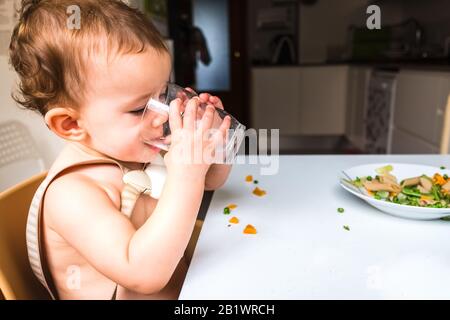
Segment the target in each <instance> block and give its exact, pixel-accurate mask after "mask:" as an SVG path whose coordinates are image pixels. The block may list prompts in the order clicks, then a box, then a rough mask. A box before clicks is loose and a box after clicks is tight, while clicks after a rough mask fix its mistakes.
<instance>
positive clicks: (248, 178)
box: [245, 175, 253, 182]
mask: <svg viewBox="0 0 450 320" xmlns="http://www.w3.org/2000/svg"><path fill="white" fill-rule="evenodd" d="M245 181H247V182H252V181H253V176H251V175H250V176H247V177H245Z"/></svg>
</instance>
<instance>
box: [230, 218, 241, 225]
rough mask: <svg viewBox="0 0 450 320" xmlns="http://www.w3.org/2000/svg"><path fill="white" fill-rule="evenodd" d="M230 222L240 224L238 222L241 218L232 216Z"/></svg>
mask: <svg viewBox="0 0 450 320" xmlns="http://www.w3.org/2000/svg"><path fill="white" fill-rule="evenodd" d="M229 222H230V223H233V224H238V223H239V219H238V218H236V217H233V218H231V219H230V220H229Z"/></svg>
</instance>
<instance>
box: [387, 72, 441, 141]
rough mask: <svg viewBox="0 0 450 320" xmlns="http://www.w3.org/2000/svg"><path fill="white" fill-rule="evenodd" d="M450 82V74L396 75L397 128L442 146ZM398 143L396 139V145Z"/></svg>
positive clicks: (409, 73) (395, 118)
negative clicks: (444, 116)
mask: <svg viewBox="0 0 450 320" xmlns="http://www.w3.org/2000/svg"><path fill="white" fill-rule="evenodd" d="M449 80H450V75H449V74H448V73H441V72H430V71H420V70H419V71H418V70H405V71H401V72H400V73H399V74H398V76H397V91H396V99H395V112H394V127H395V128H396V129H399V130H403V131H405V133H409V134H412V135H414V136H417V137H418V138H420V139H422V140H423V141H425V142H428V143H430V144H432V145H435V146H439V144H440V140H441V134H442V124H443V115H444V111H445V106H446V103H447V97H448V94H449V92H450V81H449ZM396 143H398V141H396V140H395V139H394V140H393V144H394V145H395V144H396ZM393 149H397V147H396V146H393Z"/></svg>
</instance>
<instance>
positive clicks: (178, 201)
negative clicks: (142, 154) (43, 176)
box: [45, 173, 205, 294]
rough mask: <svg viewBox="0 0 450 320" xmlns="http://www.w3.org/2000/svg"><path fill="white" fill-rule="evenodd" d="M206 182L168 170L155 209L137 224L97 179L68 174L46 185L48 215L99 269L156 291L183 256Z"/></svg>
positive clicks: (130, 286)
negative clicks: (95, 180)
mask: <svg viewBox="0 0 450 320" xmlns="http://www.w3.org/2000/svg"><path fill="white" fill-rule="evenodd" d="M204 183H205V181H204V179H198V178H197V179H189V177H181V176H175V175H173V174H172V175H170V174H169V175H168V177H167V180H166V183H165V186H164V190H163V193H162V196H161V198H160V200H159V201H158V204H157V206H156V208H155V210H154V211H153V214H152V215H151V217H150V218H149V219H147V221H146V222H145V223H144V225H143V226H142V227H141V228H139V229H138V230H136V229H135V227H134V226H133V224H132V223H131V222H130V220H129V219H128V218H126V217H125V216H124V215H123V214H122V213H121V212H120V211H119V210H118V209H117V208H116V206H115V205H114V204H113V202H112V201H111V198H110V197H109V196H108V194H107V193H106V192H105V191H104V190H103V189H102V188H101V187H100V186H98V185H97V184H96V183H95V182H94V180H92V179H91V178H89V177H86V176H84V175H82V174H76V173H73V174H68V175H65V176H62V177H60V178H58V179H57V180H55V181H54V182H53V183H52V184H51V185H50V187H49V190H48V191H47V195H46V202H45V203H46V219H47V222H48V224H49V226H50V227H51V228H52V229H54V230H55V231H56V232H57V233H58V234H60V235H61V236H62V237H63V238H64V239H65V240H66V241H67V242H68V243H69V244H70V245H71V246H73V247H74V248H75V249H76V250H77V251H78V252H80V254H81V255H82V256H83V257H84V258H85V259H86V260H87V261H88V262H89V263H90V264H91V265H92V266H93V267H94V268H96V269H97V270H98V271H99V272H101V273H102V274H104V275H105V276H106V277H108V278H109V279H111V280H112V281H114V282H116V283H118V284H119V285H121V286H123V287H126V288H128V289H130V290H133V291H136V292H139V293H142V294H151V293H155V292H158V291H160V290H161V289H162V288H164V287H165V285H166V284H167V283H168V281H169V280H170V278H171V276H172V274H173V272H174V270H175V269H176V267H177V265H178V263H179V261H180V259H181V257H182V256H183V253H184V250H185V249H186V246H187V244H188V242H189V239H190V236H191V233H192V230H193V228H194V224H195V220H196V216H197V213H198V210H199V207H200V203H201V199H202V195H203V190H204ZM69 190H70V192H68V191H69Z"/></svg>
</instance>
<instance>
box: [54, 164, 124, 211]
mask: <svg viewBox="0 0 450 320" xmlns="http://www.w3.org/2000/svg"><path fill="white" fill-rule="evenodd" d="M122 188H123V182H122V170H121V169H120V168H119V167H118V166H116V165H113V164H89V165H83V166H77V167H74V168H70V169H67V170H65V171H64V172H62V173H61V174H59V175H58V176H57V177H56V178H55V179H54V180H53V181H52V182H51V184H50V185H49V186H48V189H47V191H46V195H45V207H46V211H50V212H51V211H53V210H52V208H58V207H60V206H72V207H74V208H76V207H80V208H81V207H82V206H83V205H86V204H87V203H90V204H94V203H95V202H98V201H103V202H105V201H108V202H112V204H113V205H114V207H115V208H117V209H120V194H121V190H122ZM47 209H48V210H47ZM57 211H60V210H57Z"/></svg>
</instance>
